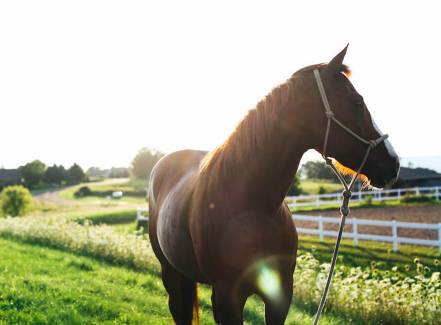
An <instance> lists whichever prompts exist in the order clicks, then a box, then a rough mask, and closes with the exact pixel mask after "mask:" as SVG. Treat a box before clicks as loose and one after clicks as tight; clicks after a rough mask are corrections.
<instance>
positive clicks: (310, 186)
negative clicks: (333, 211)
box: [300, 179, 342, 195]
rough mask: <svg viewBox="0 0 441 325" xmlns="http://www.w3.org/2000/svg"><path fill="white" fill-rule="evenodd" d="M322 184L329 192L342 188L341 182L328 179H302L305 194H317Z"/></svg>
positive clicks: (301, 183)
mask: <svg viewBox="0 0 441 325" xmlns="http://www.w3.org/2000/svg"><path fill="white" fill-rule="evenodd" d="M320 186H323V187H324V188H325V189H326V192H327V193H332V192H335V191H340V190H342V185H341V184H340V183H333V182H332V181H330V180H327V179H301V180H300V187H301V189H302V192H303V193H304V194H305V195H315V194H317V192H318V189H319V187H320Z"/></svg>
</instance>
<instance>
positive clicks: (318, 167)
mask: <svg viewBox="0 0 441 325" xmlns="http://www.w3.org/2000/svg"><path fill="white" fill-rule="evenodd" d="M302 172H303V175H305V176H306V178H315V179H330V180H333V181H335V180H336V177H335V174H334V172H333V171H332V169H331V168H329V167H328V166H326V164H325V163H324V162H321V161H308V162H307V163H306V164H303V165H302Z"/></svg>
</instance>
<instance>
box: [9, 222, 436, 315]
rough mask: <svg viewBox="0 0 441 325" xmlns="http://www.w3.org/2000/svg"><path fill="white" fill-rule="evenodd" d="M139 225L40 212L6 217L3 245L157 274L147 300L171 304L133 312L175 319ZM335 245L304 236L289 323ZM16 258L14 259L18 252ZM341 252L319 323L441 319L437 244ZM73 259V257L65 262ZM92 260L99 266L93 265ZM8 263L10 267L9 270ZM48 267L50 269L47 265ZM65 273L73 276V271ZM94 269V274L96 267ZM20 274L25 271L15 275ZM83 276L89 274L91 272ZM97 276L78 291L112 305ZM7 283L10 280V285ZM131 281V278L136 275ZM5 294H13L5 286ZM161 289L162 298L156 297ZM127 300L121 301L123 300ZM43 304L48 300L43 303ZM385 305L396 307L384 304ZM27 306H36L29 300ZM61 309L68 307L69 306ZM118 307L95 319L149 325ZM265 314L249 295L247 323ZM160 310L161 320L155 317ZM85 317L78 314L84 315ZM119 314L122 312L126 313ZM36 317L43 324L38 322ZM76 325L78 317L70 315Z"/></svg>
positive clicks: (313, 298) (205, 301)
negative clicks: (433, 246)
mask: <svg viewBox="0 0 441 325" xmlns="http://www.w3.org/2000/svg"><path fill="white" fill-rule="evenodd" d="M98 216H99V215H98ZM94 217H95V218H97V215H93V216H91V219H93V218H94ZM101 218H102V217H101ZM86 219H87V218H86ZM101 220H103V219H101ZM135 229H136V223H135V222H130V223H126V224H115V225H113V226H108V225H105V224H102V225H99V226H93V225H92V223H91V222H90V223H89V222H84V221H83V225H80V224H78V223H76V222H73V221H68V220H60V219H49V220H46V221H45V222H42V221H41V220H38V219H35V218H34V219H32V218H21V219H18V218H15V219H1V220H0V232H1V234H2V245H5V247H4V249H2V256H5V255H8V254H9V253H10V252H12V251H14V249H12V248H11V249H10V248H8V247H9V246H7V245H18V246H20V245H24V246H25V247H27V248H26V249H22V251H28V250H30V248H31V247H32V250H30V251H32V252H35V253H29V256H26V257H23V256H21V257H20V256H19V255H17V254H14V253H12V256H17V258H19V259H24V260H30V259H31V256H32V255H33V254H36V255H38V254H40V253H39V252H41V251H42V250H46V249H49V248H50V251H51V252H53V254H61V255H60V256H66V255H68V256H70V257H69V258H67V260H69V259H70V258H73V257H72V256H75V258H78V259H83V258H84V259H86V260H87V262H75V263H76V264H78V265H82V263H84V266H82V267H81V266H80V267H79V268H80V269H84V270H85V272H86V271H87V270H89V269H90V270H95V271H96V272H101V269H103V271H102V272H106V271H104V270H105V269H107V268H116V269H117V270H118V271H112V272H134V274H137V275H136V277H138V274H140V275H143V276H144V275H145V276H147V277H153V278H154V279H153V280H150V281H151V282H152V283H155V281H156V283H157V288H155V287H146V288H144V289H145V291H144V292H143V295H148V299H153V301H155V302H151V303H152V304H157V305H158V306H162V308H165V309H163V310H162V311H161V313H160V316H158V315H159V314H157V313H158V312H157V310H156V309H155V308H156V307H154V308H153V307H152V308H150V307H149V308H148V309H147V308H145V309H142V308H141V307H142V306H145V305H144V304H143V302H140V301H139V300H136V301H133V302H132V303H133V304H134V305H135V306H134V307H133V308H134V309H133V310H140V308H141V309H142V310H143V311H144V310H145V311H144V312H145V314H144V316H145V317H146V318H149V317H150V316H151V317H153V318H152V319H154V321H153V322H152V323H151V324H165V323H169V322H170V319H169V318H168V317H169V315H168V310H167V308H166V305H167V304H166V294H165V292H164V291H163V289H162V284H161V280H160V278H159V265H158V263H157V262H156V259H155V257H154V256H153V253H152V251H151V248H150V245H149V241H148V238H147V236H146V235H145V233H144V232H143V229H139V230H135ZM30 244H32V245H30ZM333 244H334V242H333V240H332V239H326V240H325V242H324V243H319V242H318V240H317V239H316V238H314V237H301V238H300V245H299V252H298V254H299V255H298V266H297V268H296V273H295V276H294V278H295V287H294V290H295V295H294V299H293V303H292V308H291V312H290V315H289V318H288V320H287V324H304V323H308V322H312V318H313V316H314V313H315V310H316V305H317V303H318V299H319V296H320V294H321V288H322V285H323V279H324V277H325V273H326V269H327V267H328V266H327V265H328V262H329V260H330V255H331V253H332V249H333ZM18 246H17V247H18ZM45 247H49V248H45ZM18 250H20V249H18ZM45 254H47V253H45ZM12 256H10V257H9V258H12ZM340 256H341V257H342V258H340V259H339V263H338V265H337V271H336V278H335V279H334V285H333V286H332V288H333V289H331V293H330V298H329V301H328V303H327V309H326V310H325V316H326V317H324V318H323V320H322V321H321V322H320V323H321V324H366V323H369V322H368V321H370V322H371V324H381V323H382V322H381V320H382V319H387V320H388V321H387V322H386V323H385V324H413V323H415V322H416V321H422V320H426V322H427V324H440V323H441V322H440V321H439V320H441V317H439V316H441V315H440V311H439V306H440V304H441V303H440V299H441V288H440V281H439V272H438V271H439V270H437V269H438V268H439V266H438V265H435V264H436V261H438V263H439V260H440V255H439V252H438V251H437V250H436V249H431V248H420V247H418V248H416V247H409V246H403V247H400V251H399V252H398V253H392V252H391V246H390V245H387V244H382V243H364V242H363V243H361V244H360V246H359V247H357V248H355V247H353V245H352V242H350V241H347V240H345V241H343V243H342V248H341V254H340ZM2 258H4V257H2ZM60 258H61V257H60ZM416 258H418V260H417V261H415V259H416ZM37 260H39V261H40V263H43V262H44V261H46V259H45V258H41V256H40V257H37ZM47 262H48V264H49V265H50V267H52V268H53V269H54V270H57V272H58V270H62V269H63V268H64V267H66V266H65V264H62V265H59V266H57V265H56V263H55V262H54V260H50V259H48V260H47ZM93 263H98V264H93ZM13 264H14V265H19V264H18V263H16V262H14V261H13V262H2V265H13ZM43 264H44V263H43ZM67 264H71V263H70V262H67ZM63 265H64V266H63ZM88 265H89V266H88ZM90 265H97V266H92V267H90ZM18 267H19V266H18ZM48 267H49V266H48ZM23 268H24V269H27V270H28V271H26V272H27V273H26V274H27V275H28V276H31V275H32V276H33V274H38V272H39V271H38V268H39V266H37V265H36V266H35V267H34V266H33V264H29V267H27V268H25V267H24V266H23ZM7 269H8V272H9V271H10V268H7ZM31 270H32V271H31ZM84 270H83V271H84ZM112 270H115V269H112ZM121 270H124V271H121ZM54 272H55V271H54ZM66 272H67V271H66ZM66 272H65V273H66ZM109 272H110V271H109ZM12 273H13V274H14V273H17V274H19V273H20V272H19V271H17V270H15V271H13V272H12ZM43 273H46V274H47V271H44V272H43ZM66 274H69V272H67V273H66ZM92 274H94V273H93V272H92ZM17 277H19V276H18V275H17ZM60 277H61V278H62V276H61V275H60V274H58V273H54V274H50V275H48V276H47V281H49V282H51V281H52V282H54V283H61V282H63V281H66V282H69V281H78V280H75V279H72V280H67V279H65V280H60V279H61V278H60ZM139 278H140V279H141V278H142V277H141V276H139ZM84 279H87V276H86V275H85V278H84ZM94 279H95V281H92V280H89V281H86V280H85V281H86V284H85V285H88V284H89V285H91V284H92V283H94V284H93V285H95V286H99V287H100V289H96V290H91V289H89V288H84V289H79V290H83V291H81V292H83V293H84V292H86V293H87V294H85V296H86V298H88V299H89V298H90V299H97V300H96V301H95V302H94V304H92V306H95V305H97V306H102V305H106V304H107V302H100V301H101V299H103V300H105V299H106V297H101V295H100V293H101V292H104V290H103V289H102V287H101V286H103V285H105V284H103V280H102V278H101V277H95V274H94ZM142 279H143V278H142ZM25 280H26V279H24V278H20V279H17V281H15V282H14V283H16V284H17V285H19V286H21V287H23V283H25V282H26V281H28V280H26V281H25ZM8 281H9V280H8ZM8 281H7V282H5V283H8ZM59 281H61V282H59ZM137 281H138V280H137ZM140 281H141V282H139V281H138V282H136V283H137V285H138V284H140V283H141V285H142V282H143V281H144V280H140ZM128 282H130V283H132V284H133V281H132V282H131V281H128ZM104 283H105V281H104ZM158 283H159V284H158ZM80 285H82V284H80ZM120 285H121V283H120ZM126 285H127V283H126ZM76 287H78V284H76ZM79 288H81V286H80V287H79ZM337 289H338V290H337ZM4 290H6V289H4ZM4 290H3V291H4ZM14 290H15V289H14ZM20 290H23V291H20V292H21V296H20V297H22V298H23V299H25V300H26V301H28V299H31V300H32V299H33V298H32V297H31V298H29V297H28V296H32V293H31V292H27V291H26V290H27V289H26V290H25V288H22V289H20ZM60 290H61V289H60ZM75 290H76V289H75ZM115 290H116V289H115ZM124 290H125V289H124ZM137 290H138V289H137ZM158 290H159V291H158ZM161 290H162V291H161ZM4 292H7V290H6V291H4ZM161 292H162V293H161ZM157 293H158V294H159V296H158V297H154V295H156V294H157ZM8 294H9V293H8ZM36 294H37V293H36ZM66 294H67V293H65V292H60V293H59V297H60V300H59V301H58V302H57V303H58V304H59V305H60V306H62V304H63V302H64V300H63V299H64V297H65V295H66ZM39 295H43V296H44V295H45V293H41V292H40V293H39ZM53 295H54V294H53V293H51V292H49V294H48V295H47V296H46V298H43V297H42V298H41V299H42V301H52V299H53V298H52V297H53ZM116 296H118V299H116V301H115V303H116V304H119V303H120V302H118V301H119V297H124V294H117V295H115V297H116ZM200 296H201V306H202V307H201V310H202V312H201V313H202V319H203V321H202V324H212V323H213V322H212V320H211V314H210V290H209V288H207V287H206V286H201V288H200ZM8 297H9V296H8ZM8 299H9V298H8ZM145 299H147V297H146V298H145ZM380 302H381V303H380ZM54 303H55V302H54ZM121 304H123V303H122V302H121ZM39 305H41V306H43V307H44V306H45V304H44V303H41V304H39ZM123 305H124V304H123ZM386 305H387V306H391V307H390V308H385V306H386ZM26 306H28V307H29V308H30V306H29V305H26ZM140 306H141V307H140ZM149 306H150V303H149ZM43 307H42V308H43ZM46 307H47V306H46ZM46 307H44V308H46ZM83 307H84V306H83ZM11 308H12V307H11ZM60 308H61V307H60ZM63 308H64V309H66V307H63ZM92 308H95V307H92ZM118 308H120V307H115V308H111V309H112V310H122V311H121V312H120V313H118V314H111V315H110V316H109V315H107V314H106V313H107V312H105V311H104V312H103V315H101V314H100V315H96V317H98V318H99V317H104V318H106V317H108V319H112V320H113V321H114V323H117V324H124V323H127V324H128V323H134V324H150V323H149V322H146V321H144V320H140V318H139V317H141V316H139V315H135V314H133V313H132V312H131V311H128V312H127V310H128V309H127V308H125V307H124V308H123V307H121V308H122V309H121V308H120V309H118ZM133 310H132V311H133ZM151 310H153V311H151ZM16 312H20V313H21V314H20V313H19V314H20V315H26V313H30V310H28V311H27V312H24V311H23V312H21V311H19V310H17V311H16ZM39 312H40V311H39V310H34V311H32V313H33V315H38V313H39ZM72 312H73V311H72ZM95 312H96V310H95ZM124 312H126V313H124ZM1 313H2V315H4V313H5V312H4V311H2V312H1ZM99 313H101V312H99ZM263 313H264V307H263V304H262V302H261V301H260V299H258V298H257V297H256V298H253V299H250V301H249V303H248V304H247V308H246V311H245V319H246V320H247V322H246V323H247V324H263V323H264V322H263ZM41 314H44V312H42V311H41ZM91 314H92V313H91ZM14 315H15V314H14ZM63 315H64V314H63ZM63 315H61V314H58V313H57V315H54V316H53V317H54V319H55V320H56V321H54V322H50V323H57V321H59V323H60V324H61V323H63V321H62V320H61V318H62V317H73V316H72V315H71V312H68V313H67V314H66V315H65V316H63ZM106 315H107V316H106ZM28 316H29V315H28ZM157 316H158V317H159V318H155V317H157ZM2 317H3V316H2ZM4 317H6V316H4ZM17 317H18V316H17ZM23 317H24V316H23ZM26 317H27V316H26ZM36 317H37V316H36ZM82 317H83V316H81V314H80V316H79V318H78V319H81V318H82ZM120 317H123V318H121V319H120ZM161 317H162V318H161ZM4 319H6V318H4ZM72 319H73V318H72ZM84 319H86V318H84ZM35 321H36V322H37V320H35ZM105 321H107V320H103V319H101V318H99V320H90V322H89V321H86V322H83V323H86V324H88V323H90V324H93V322H97V323H100V324H101V323H105ZM37 323H38V322H37ZM72 323H75V322H74V321H72ZM79 323H81V322H79Z"/></svg>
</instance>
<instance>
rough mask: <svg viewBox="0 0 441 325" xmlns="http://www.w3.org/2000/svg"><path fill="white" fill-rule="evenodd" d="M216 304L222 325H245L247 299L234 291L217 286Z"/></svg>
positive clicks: (215, 291)
mask: <svg viewBox="0 0 441 325" xmlns="http://www.w3.org/2000/svg"><path fill="white" fill-rule="evenodd" d="M214 293H215V302H216V310H217V312H216V313H217V317H218V318H219V319H218V320H216V323H217V322H218V321H219V320H220V324H222V325H243V308H244V306H245V302H246V298H247V297H245V296H244V297H241V296H239V295H237V294H234V293H233V290H230V289H227V288H225V287H222V286H216V288H215V290H214Z"/></svg>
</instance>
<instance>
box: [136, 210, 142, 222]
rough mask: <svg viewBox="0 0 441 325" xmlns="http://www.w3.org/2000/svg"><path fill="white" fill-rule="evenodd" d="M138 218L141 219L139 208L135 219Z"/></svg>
mask: <svg viewBox="0 0 441 325" xmlns="http://www.w3.org/2000/svg"><path fill="white" fill-rule="evenodd" d="M139 218H141V208H138V209H137V212H136V219H138V220H139Z"/></svg>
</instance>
